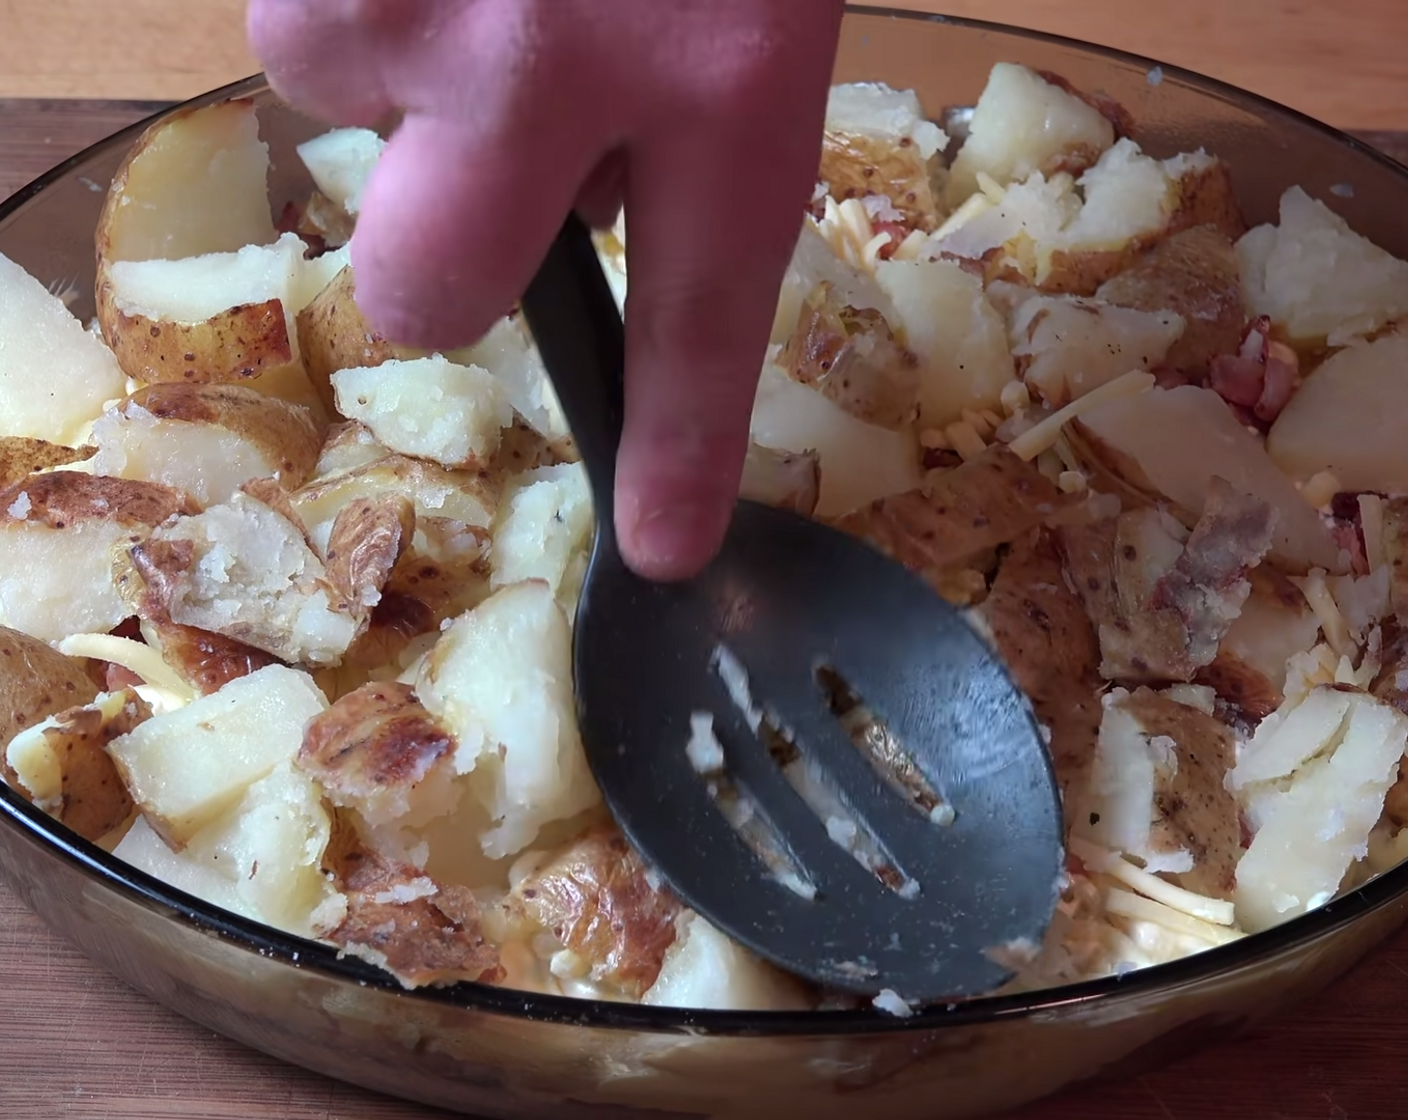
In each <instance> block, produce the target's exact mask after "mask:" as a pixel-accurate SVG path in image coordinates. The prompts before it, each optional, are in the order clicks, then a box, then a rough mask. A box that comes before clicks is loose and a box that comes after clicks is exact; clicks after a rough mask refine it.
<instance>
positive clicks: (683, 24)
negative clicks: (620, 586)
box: [249, 0, 842, 580]
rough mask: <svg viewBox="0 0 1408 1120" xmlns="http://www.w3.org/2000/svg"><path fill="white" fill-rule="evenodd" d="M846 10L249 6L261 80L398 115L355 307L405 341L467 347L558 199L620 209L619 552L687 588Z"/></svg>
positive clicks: (645, 3) (732, 440)
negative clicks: (264, 76) (623, 278)
mask: <svg viewBox="0 0 1408 1120" xmlns="http://www.w3.org/2000/svg"><path fill="white" fill-rule="evenodd" d="M841 9H842V4H841V2H840V0H709V2H707V3H698V2H692V0H420V2H407V0H251V3H250V7H249V34H250V40H251V43H252V44H253V47H254V50H255V51H256V53H257V54H258V55H259V57H260V58H261V59H262V60H263V63H264V65H265V67H266V69H267V71H268V75H269V79H270V81H271V83H272V85H273V86H274V88H275V89H276V90H277V91H278V92H279V93H280V94H281V95H283V96H284V97H286V98H288V99H289V100H290V101H291V102H293V103H294V104H296V105H298V106H300V107H302V108H303V109H305V110H307V111H308V112H310V113H312V114H314V115H317V116H319V117H322V118H324V119H326V120H328V121H330V122H333V123H337V124H344V125H363V126H366V125H372V124H375V123H376V122H378V121H379V120H381V119H383V118H384V117H385V116H386V115H387V114H388V113H389V112H391V111H392V110H395V109H400V110H404V113H405V116H404V122H403V124H402V125H401V127H400V128H399V130H398V131H397V132H396V134H395V135H394V136H393V137H392V139H391V142H390V144H389V145H388V146H387V148H386V151H385V152H384V154H383V156H382V159H381V162H380V164H379V165H378V167H377V169H376V171H375V173H374V174H373V176H372V178H371V181H370V183H369V184H368V186H367V189H366V191H365V193H364V195H363V199H362V204H361V211H360V214H359V216H358V224H357V236H356V238H355V239H354V241H353V246H352V255H353V265H354V268H355V269H356V272H357V297H358V303H359V305H361V307H362V310H363V312H364V313H365V314H366V315H367V317H368V319H369V321H370V322H371V324H372V326H373V327H374V328H375V329H377V330H378V331H380V332H381V333H383V334H385V335H387V336H388V337H391V338H394V339H395V340H397V341H398V342H402V343H405V344H408V345H414V346H422V347H427V348H440V349H448V348H452V347H455V346H460V345H464V344H467V343H469V342H473V341H474V340H475V339H477V338H479V337H480V336H481V335H482V334H483V333H484V332H485V331H486V330H487V329H488V328H489V327H490V326H491V325H492V324H493V322H494V321H495V320H496V319H497V318H499V317H500V316H502V315H503V314H505V313H506V312H507V310H508V309H509V307H510V306H511V305H512V304H513V302H514V301H515V300H517V299H518V298H519V297H520V296H521V295H522V293H523V291H524V289H525V288H526V287H527V285H528V282H529V280H530V279H531V278H532V276H533V273H534V272H535V270H536V269H537V266H538V264H539V263H540V262H541V261H542V259H543V256H544V255H545V253H546V252H547V248H548V246H549V244H550V243H551V241H552V239H553V237H554V236H555V235H556V233H557V231H558V229H559V228H560V227H561V224H562V221H563V219H564V218H565V216H566V214H567V213H568V211H569V210H570V209H571V208H572V207H574V206H575V207H576V208H577V209H578V211H579V212H580V213H581V214H582V215H583V217H584V218H586V220H588V221H590V222H593V223H594V224H597V225H604V224H608V223H609V222H611V221H612V220H613V219H614V217H615V215H616V213H617V211H618V210H619V208H620V205H621V203H622V202H623V201H624V202H625V204H626V208H627V213H628V214H629V227H630V228H629V230H628V244H627V266H628V270H629V273H630V292H629V296H628V305H627V306H628V314H627V318H626V354H627V359H626V366H627V369H626V416H625V430H624V433H623V437H622V442H621V449H620V455H619V457H618V460H617V479H616V529H617V533H618V536H619V538H620V542H621V547H622V551H623V554H624V556H625V559H626V561H627V563H629V564H630V565H631V566H632V567H633V568H635V569H636V570H637V571H638V572H639V573H640V574H642V575H644V576H647V577H649V578H654V579H662V580H668V579H679V578H685V577H688V576H690V575H693V574H694V573H695V572H697V571H698V570H699V569H700V568H701V567H703V566H704V564H705V563H707V561H708V560H709V559H710V558H711V557H712V555H713V554H714V552H715V550H716V549H717V547H718V545H719V543H720V541H721V540H722V538H723V534H724V532H725V530H726V529H727V526H728V521H729V517H730V514H731V512H732V508H733V503H734V500H735V498H736V496H737V493H738V485H739V478H740V475H741V471H742V464H743V459H744V455H745V453H746V450H747V443H748V426H749V417H750V413H751V407H752V401H753V396H754V393H755V390H756V385H757V378H758V373H759V370H760V368H761V365H762V358H763V355H764V352H765V349H766V345H767V339H768V335H769V331H770V328H771V324H772V319H773V313H774V309H775V306H776V300H777V293H778V288H779V285H780V283H781V280H782V276H783V273H784V271H785V269H786V266H787V263H788V260H789V259H790V256H791V253H792V250H793V248H794V246H795V243H796V239H797V235H798V232H799V230H800V228H801V221H802V211H803V207H804V206H805V205H806V203H807V201H808V200H809V198H810V196H811V192H812V190H813V187H814V185H815V180H816V172H817V165H818V160H819V152H820V139H821V129H822V123H823V119H824V114H825V106H826V95H827V90H828V87H829V84H830V80H831V73H832V65H833V61H834V56H835V50H836V42H837V36H838V32H839V26H840V18H841Z"/></svg>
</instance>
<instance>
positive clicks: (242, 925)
mask: <svg viewBox="0 0 1408 1120" xmlns="http://www.w3.org/2000/svg"><path fill="white" fill-rule="evenodd" d="M846 11H847V12H848V13H853V14H856V15H862V16H871V17H889V18H894V19H904V20H912V21H915V22H922V23H938V24H946V25H950V26H955V27H962V28H966V29H970V30H974V31H980V32H982V31H986V32H993V33H996V34H1000V35H1003V36H1006V37H1010V38H1014V39H1028V40H1032V41H1037V42H1044V43H1048V44H1051V45H1054V46H1062V47H1066V48H1069V49H1072V50H1075V51H1079V52H1081V53H1084V54H1088V55H1093V56H1099V57H1103V58H1105V59H1107V60H1109V61H1112V62H1119V63H1122V64H1125V65H1129V66H1142V67H1144V68H1145V69H1149V70H1152V69H1153V68H1155V67H1157V68H1159V69H1160V70H1161V71H1162V73H1163V75H1164V77H1165V79H1166V80H1167V79H1172V80H1174V81H1177V82H1179V83H1181V84H1183V85H1185V86H1188V87H1191V88H1194V89H1197V90H1198V91H1199V92H1201V93H1204V94H1207V95H1209V96H1212V97H1215V98H1217V99H1219V100H1222V101H1225V102H1228V103H1232V104H1236V105H1239V106H1242V107H1251V108H1255V109H1259V110H1261V111H1262V112H1263V113H1264V114H1269V115H1271V116H1280V117H1283V118H1290V119H1292V120H1295V121H1298V122H1299V123H1300V124H1301V125H1303V126H1305V127H1309V128H1312V129H1314V130H1316V131H1319V132H1321V133H1323V134H1325V135H1326V136H1328V137H1331V138H1333V139H1334V140H1335V141H1337V142H1338V143H1340V144H1342V145H1343V146H1345V147H1347V148H1350V149H1352V150H1354V151H1356V152H1358V153H1360V154H1361V155H1365V156H1368V157H1370V158H1371V159H1373V160H1374V161H1375V162H1377V163H1379V164H1381V165H1382V166H1383V167H1384V168H1385V169H1386V170H1388V171H1389V172H1391V173H1392V174H1395V175H1397V176H1399V177H1400V178H1401V179H1402V180H1403V183H1404V189H1405V191H1408V168H1405V167H1404V166H1403V165H1401V164H1399V163H1398V162H1397V161H1395V160H1393V159H1390V158H1389V157H1388V156H1386V155H1384V154H1383V153H1382V152H1379V151H1378V150H1377V149H1375V148H1373V147H1372V146H1371V145H1369V144H1366V143H1364V142H1363V141H1361V140H1359V139H1357V138H1355V137H1353V136H1351V135H1349V134H1347V133H1345V132H1343V131H1341V130H1339V129H1336V128H1333V127H1331V126H1330V125H1327V124H1325V123H1323V122H1322V121H1318V120H1316V119H1314V118H1313V117H1309V116H1307V115H1306V114H1304V113H1300V112H1298V111H1297V110H1295V109H1291V108H1288V107H1287V106H1285V105H1282V104H1280V103H1278V102H1275V101H1272V100H1270V99H1269V98H1265V97H1262V96H1260V95H1258V94H1255V93H1251V92H1248V91H1246V90H1243V89H1239V88H1238V87H1236V86H1233V85H1230V84H1228V83H1226V82H1222V81H1219V80H1217V79H1215V78H1209V77H1206V76H1205V75H1201V74H1198V73H1195V72H1194V71H1191V70H1186V69H1184V68H1182V67H1179V66H1174V65H1171V64H1169V63H1163V62H1158V61H1156V60H1154V59H1150V58H1146V57H1144V56H1142V55H1137V54H1133V53H1131V52H1128V51H1121V50H1116V49H1114V48H1111V47H1103V46H1098V45H1095V44H1092V43H1087V42H1084V41H1081V40H1078V39H1072V38H1068V37H1066V36H1061V35H1053V34H1049V33H1046V32H1040V31H1032V30H1028V29H1025V28H1018V27H1011V26H1008V25H1006V24H1000V23H994V22H991V21H987V20H976V19H967V18H960V17H956V16H945V15H939V14H932V13H927V12H915V11H910V10H908V9H904V8H893V7H885V6H873V5H866V4H847V5H846ZM268 89H269V87H268V83H267V82H266V80H265V78H264V76H263V75H262V74H255V75H251V76H250V77H248V78H243V79H241V80H239V81H236V82H232V83H230V84H229V85H226V86H222V87H220V88H218V89H214V90H210V91H208V92H206V93H203V94H200V95H198V96H196V97H194V98H191V99H189V100H187V101H184V102H181V103H179V104H174V105H171V106H167V107H163V108H161V109H159V110H157V111H156V112H155V113H153V114H152V115H150V116H148V117H146V118H144V119H142V120H140V121H138V122H136V123H135V124H132V125H129V126H128V127H126V128H124V129H121V130H119V131H118V132H115V133H112V134H111V135H109V136H107V137H104V138H103V139H101V140H99V141H97V142H96V143H94V144H91V145H89V146H88V147H87V148H85V149H83V151H81V152H78V153H77V154H75V155H73V156H71V157H69V158H68V159H66V160H64V161H63V162H62V163H60V164H58V165H57V166H55V167H53V168H51V169H50V170H49V171H47V172H45V173H44V174H43V175H41V176H40V177H39V178H37V179H35V180H34V181H33V182H31V183H29V184H28V185H27V186H24V187H22V188H20V190H18V191H16V192H15V193H14V194H13V195H11V196H10V197H9V198H8V199H5V200H3V201H0V225H4V224H6V223H7V222H8V220H9V219H10V218H12V217H13V216H15V215H16V214H17V213H18V212H19V211H20V210H21V209H22V208H23V207H24V205H25V204H26V203H28V202H29V201H31V200H32V199H33V198H35V197H37V196H38V195H40V194H41V193H43V192H44V191H45V190H46V189H47V188H48V187H50V186H51V185H53V184H54V183H56V182H58V181H60V180H62V179H65V178H66V177H67V176H69V175H70V174H71V173H72V172H74V171H75V170H77V169H79V168H81V167H82V166H84V165H85V164H86V163H87V162H88V161H89V160H90V159H92V158H94V156H96V155H97V154H98V153H100V152H103V151H107V150H110V149H111V148H114V147H116V146H117V145H119V144H121V143H130V142H132V141H134V140H135V139H136V138H137V137H138V136H139V135H140V134H141V133H142V132H143V131H144V130H145V129H146V128H147V127H149V126H150V125H151V123H152V122H153V121H155V120H157V119H158V118H160V117H162V116H165V115H166V114H168V113H170V112H173V111H176V110H178V109H184V108H189V107H196V106H200V105H206V104H211V103H213V102H216V101H222V100H225V99H227V98H231V97H250V96H253V95H255V94H259V93H264V92H267V91H268ZM0 825H3V826H4V827H8V828H13V829H14V830H15V831H17V832H18V833H20V834H21V835H22V837H23V839H25V840H26V841H28V842H30V843H33V844H36V845H39V846H42V847H43V848H45V849H46V850H47V851H48V852H49V853H50V854H52V855H54V856H56V857H58V858H61V859H63V860H64V861H65V862H66V863H68V864H70V865H71V866H73V867H76V868H77V869H79V870H80V871H82V872H83V873H84V874H85V875H87V876H88V877H90V878H92V879H94V880H95V881H97V882H99V883H101V884H102V885H103V886H104V887H106V888H108V889H111V890H114V891H116V892H118V893H119V894H122V895H124V896H126V897H127V898H128V899H130V900H132V901H133V902H135V903H137V904H139V905H141V906H142V907H143V908H145V909H146V910H148V911H149V912H151V913H153V914H154V915H157V916H158V917H160V918H161V919H163V920H175V921H179V922H182V923H183V924H185V925H187V926H190V927H192V928H195V929H198V930H201V931H203V932H205V933H207V934H210V935H213V936H216V937H218V938H220V939H222V940H224V941H226V942H230V943H232V944H235V945H238V946H239V947H240V948H242V949H244V950H246V951H248V952H251V953H256V954H258V955H260V956H262V957H265V958H269V959H274V960H278V961H281V962H283V963H284V964H286V965H288V966H289V967H291V968H297V969H303V970H307V971H310V972H315V973H319V974H322V975H323V976H325V977H326V978H328V979H329V980H332V981H337V982H343V983H353V984H357V985H358V986H359V987H363V988H375V989H380V990H381V991H383V992H385V993H387V994H388V995H393V996H395V997H397V998H399V999H404V1000H409V1001H413V1002H424V1003H432V1004H438V1005H447V1006H453V1007H460V1008H463V1009H465V1010H469V1011H479V1012H483V1013H486V1014H491V1015H500V1016H504V1017H506V1018H511V1019H519V1020H530V1021H535V1022H542V1023H550V1024H558V1025H562V1026H578V1027H588V1028H598V1029H609V1030H630V1031H642V1032H649V1033H659V1034H669V1033H688V1034H691V1035H709V1036H718V1037H759V1036H765V1037H786V1036H805V1037H818V1038H835V1037H843V1036H860V1035H871V1034H895V1033H901V1032H910V1031H934V1030H943V1029H956V1028H959V1027H969V1026H974V1025H979V1024H992V1023H997V1022H1000V1021H1004V1020H1016V1019H1027V1018H1031V1017H1033V1016H1037V1015H1051V1014H1052V1013H1057V1012H1060V1011H1061V1010H1062V1009H1065V1010H1067V1011H1069V1010H1070V1009H1071V1008H1072V1007H1074V1006H1077V1005H1092V1004H1095V1005H1103V1004H1110V1003H1115V1002H1123V1001H1125V1000H1128V999H1137V998H1140V997H1147V996H1151V995H1154V994H1156V993H1172V992H1174V991H1177V990H1180V989H1185V988H1188V987H1191V986H1193V985H1196V984H1199V983H1201V982H1204V981H1207V980H1210V979H1215V978H1217V977H1218V976H1223V975H1225V976H1231V975H1232V974H1235V973H1237V972H1240V971H1242V970H1244V969H1248V968H1251V967H1254V966H1256V965H1257V964H1259V963H1262V962H1265V961H1267V960H1270V959H1272V958H1274V957H1276V956H1278V955H1280V954H1282V953H1285V952H1288V951H1291V950H1294V949H1296V948H1298V947H1301V946H1304V945H1306V944H1307V943H1310V942H1314V941H1318V940H1321V939H1323V938H1326V937H1329V936H1332V935H1333V934H1334V933H1335V932H1336V931H1339V930H1341V929H1343V928H1344V927H1347V926H1349V925H1350V924H1352V923H1353V922H1355V921H1357V920H1359V919H1361V918H1364V917H1367V916H1368V915H1370V914H1372V913H1374V912H1375V911H1378V910H1380V909H1382V908H1384V907H1386V906H1388V905H1390V904H1392V903H1394V902H1395V901H1398V900H1399V899H1401V898H1402V897H1403V896H1404V895H1408V863H1405V864H1401V865H1399V866H1398V867H1395V868H1392V869H1390V870H1389V871H1387V872H1384V873H1383V874H1382V875H1379V876H1377V877H1376V878H1374V879H1372V880H1370V881H1369V882H1368V883H1366V884H1364V885H1362V886H1360V887H1358V888H1356V889H1355V890H1353V891H1350V892H1349V893H1347V894H1345V895H1343V896H1342V897H1340V898H1337V899H1335V900H1333V901H1332V902H1329V903H1327V904H1326V905H1324V906H1323V907H1321V908H1320V909H1318V910H1314V911H1312V912H1310V913H1309V914H1305V915H1302V916H1301V917H1299V918H1294V919H1292V920H1291V921H1289V922H1287V923H1285V924H1284V925H1281V926H1277V927H1276V928H1274V929H1271V930H1268V931H1266V932H1264V933H1259V934H1255V935H1252V936H1249V937H1247V938H1245V939H1243V940H1240V941H1236V942H1233V943H1231V944H1229V945H1223V946H1218V947H1215V948H1212V949H1208V950H1206V951H1204V952H1202V953H1199V954H1197V955H1195V956H1191V957H1185V958H1183V959H1181V960H1178V961H1174V962H1171V963H1169V964H1163V965H1155V966H1153V967H1150V968H1142V969H1138V970H1135V971H1133V972H1130V973H1127V974H1125V975H1123V976H1110V977H1105V978H1103V979H1099V980H1091V981H1086V982H1084V983H1080V984H1070V985H1065V986H1062V987H1059V988H1049V989H1044V990H1042V991H1038V992H1031V993H1025V994H1021V995H1010V996H1000V997H986V998H982V999H977V1000H971V1001H968V1002H965V1003H955V1004H947V1005H935V1006H932V1007H926V1008H922V1009H920V1010H918V1011H917V1012H916V1013H915V1014H914V1015H912V1016H911V1017H909V1018H906V1019H899V1018H896V1017H894V1016H892V1015H888V1014H885V1013H882V1012H879V1011H875V1010H870V1009H864V1010H857V1011H805V1012H779V1011H743V1012H739V1011H700V1010H683V1009H678V1008H668V1007H644V1006H640V1005H636V1004H623V1003H613V1002H609V1001H604V1000H586V999H577V998H571V997H566V996H551V995H541V994H538V993H534V992H526V991H521V990H516V989H511V988H500V987H494V986H492V985H487V984H478V983H461V984H456V985H454V986H451V987H444V988H421V989H415V990H407V989H405V988H403V987H402V986H401V985H400V984H399V983H398V982H397V981H396V980H395V979H394V978H393V977H391V976H390V975H388V974H387V973H384V972H382V971H381V970H379V969H377V968H375V967H373V966H371V965H369V964H365V963H364V962H362V961H359V960H356V959H354V958H351V957H342V956H340V955H339V954H338V952H337V950H336V949H334V948H331V947H329V946H327V945H323V944H321V943H319V942H316V941H311V940H307V939H305V938H300V937H295V936H292V935H289V934H284V933H281V932H280V931H278V930H276V929H273V928H272V927H269V926H266V925H263V924H262V923H259V922H255V921H252V920H250V919H247V918H243V917H241V916H239V915H237V914H233V913H229V912H227V911H224V910H221V909H219V908H217V907H214V906H211V905H210V904H208V903H206V902H203V901H202V900H200V899H198V898H196V897H194V896H193V895H189V894H187V893H185V892H184V891H180V890H177V889H175V888H173V887H170V886H168V885H167V884H165V883H163V882H161V881H160V880H158V879H155V878H154V877H152V876H150V875H148V874H146V873H145V872H142V871H140V870H138V869H136V868H134V867H131V866H129V865H127V864H125V863H123V862H121V861H120V860H118V859H116V858H115V857H113V856H111V855H109V854H108V853H106V852H104V851H103V850H102V849H100V848H98V847H97V846H96V845H94V844H91V843H89V842H88V841H86V840H84V839H82V838H81V837H79V836H77V835H76V834H75V833H73V832H71V831H70V830H69V829H67V828H65V827H64V826H63V825H61V824H59V823H58V822H56V821H54V820H53V819H52V818H50V817H49V816H48V815H47V814H45V813H44V812H43V811H42V810H40V809H37V808H36V807H34V806H33V805H31V804H29V803H28V802H26V801H24V800H23V799H22V798H20V797H19V796H18V795H17V794H15V793H14V792H13V791H12V790H11V789H10V788H9V787H8V786H7V785H6V784H5V783H3V782H0Z"/></svg>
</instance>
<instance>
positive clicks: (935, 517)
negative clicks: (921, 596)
mask: <svg viewBox="0 0 1408 1120" xmlns="http://www.w3.org/2000/svg"><path fill="white" fill-rule="evenodd" d="M1077 500H1078V499H1077V498H1075V497H1073V496H1072V495H1069V494H1063V493H1062V492H1061V491H1060V490H1058V489H1057V488H1056V486H1055V484H1054V483H1052V482H1051V480H1050V479H1048V478H1047V477H1046V476H1045V475H1043V474H1042V473H1041V472H1040V471H1038V470H1037V469H1036V468H1035V467H1034V466H1032V465H1031V464H1030V463H1027V462H1024V461H1023V460H1022V459H1020V458H1018V457H1017V456H1016V455H1014V454H1013V453H1012V452H1011V451H1009V450H1008V449H1007V447H1006V446H1005V445H1003V444H993V445H992V446H991V447H989V448H988V449H987V451H985V452H984V453H983V454H982V455H981V456H979V457H978V458H976V459H973V460H971V461H970V462H967V463H964V464H963V465H962V466H961V467H958V468H956V469H954V470H952V471H947V472H944V473H942V474H939V475H938V477H937V478H935V479H934V480H933V481H932V482H930V483H929V484H928V485H927V486H926V487H925V488H924V489H922V490H914V491H910V492H909V493H907V494H897V495H894V496H893V497H889V498H882V499H881V500H880V501H878V502H876V503H874V504H873V505H871V506H868V507H866V508H865V509H862V510H858V511H857V512H855V513H852V514H847V515H846V516H845V517H842V518H841V519H840V520H839V521H837V523H836V525H837V528H839V529H842V530H844V531H845V532H848V533H851V534H852V535H854V536H857V537H860V538H861V539H862V540H866V541H869V542H870V543H871V544H873V545H875V546H876V547H877V548H879V549H880V550H881V551H882V552H884V553H885V554H886V555H888V556H890V557H892V558H893V559H895V560H898V561H899V562H900V563H902V564H904V565H905V566H906V567H907V568H910V569H912V570H914V571H917V572H920V573H921V574H923V575H924V576H925V578H926V579H929V580H930V582H931V583H934V584H935V586H937V587H939V589H940V591H942V589H943V579H942V575H943V573H945V572H946V571H949V570H951V569H953V568H956V567H963V566H966V565H968V564H969V563H971V562H972V561H973V559H974V558H975V557H977V556H980V555H981V554H983V553H984V552H987V551H989V550H991V549H993V548H996V547H997V546H998V545H1002V544H1006V543H1008V542H1009V541H1012V540H1014V539H1016V538H1017V537H1019V536H1021V535H1022V534H1023V533H1027V532H1030V531H1031V530H1032V529H1035V528H1036V527H1037V526H1039V525H1041V524H1043V523H1045V522H1046V521H1048V520H1049V519H1051V518H1053V517H1055V516H1056V515H1057V514H1058V513H1059V512H1060V511H1061V510H1063V509H1066V508H1068V507H1069V506H1071V505H1073V504H1074V503H1075V502H1076V501H1077Z"/></svg>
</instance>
